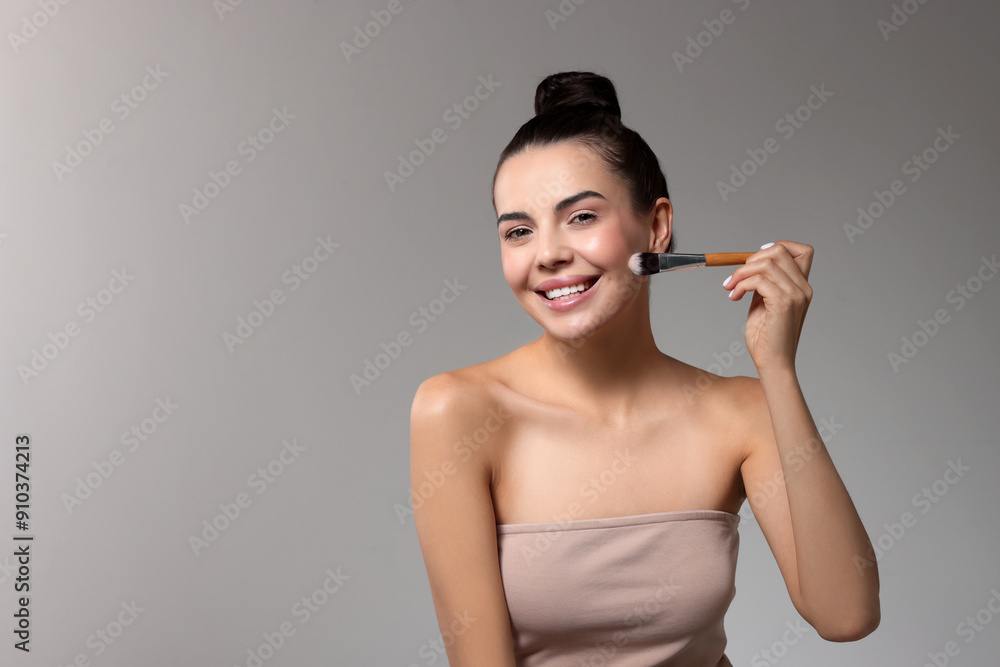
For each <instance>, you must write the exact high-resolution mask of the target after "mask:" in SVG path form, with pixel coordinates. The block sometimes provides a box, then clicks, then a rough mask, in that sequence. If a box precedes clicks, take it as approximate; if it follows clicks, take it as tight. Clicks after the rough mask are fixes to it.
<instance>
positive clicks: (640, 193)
mask: <svg viewBox="0 0 1000 667" xmlns="http://www.w3.org/2000/svg"><path fill="white" fill-rule="evenodd" d="M561 141H576V142H579V143H581V144H583V145H585V146H586V147H588V148H590V149H591V150H593V151H594V152H595V153H597V154H598V155H599V156H600V157H601V159H602V160H603V161H604V163H605V165H606V167H607V169H608V171H609V173H611V174H613V175H615V176H617V177H618V178H620V179H621V180H623V181H624V182H625V184H626V186H627V189H628V193H629V200H630V203H631V205H632V210H633V211H634V212H635V213H636V214H637V215H641V214H645V213H648V212H650V211H651V210H652V209H653V205H654V204H655V203H656V200H657V199H659V198H660V197H666V198H668V199H669V198H670V195H669V193H668V191H667V179H666V177H665V176H664V175H663V170H662V169H661V168H660V162H659V160H657V159H656V154H655V153H653V150H652V149H651V148H650V147H649V144H647V143H646V142H645V141H644V140H643V138H642V137H640V136H639V134H638V133H637V132H636V131H635V130H633V129H631V128H629V127H626V126H625V125H623V124H622V110H621V107H620V106H619V105H618V95H617V93H616V92H615V86H614V84H613V83H611V80H610V79H608V78H607V77H604V76H601V75H599V74H594V73H593V72H559V73H557V74H550V75H549V76H547V77H545V79H543V80H542V82H541V83H539V84H538V88H536V89H535V117H534V118H532V119H530V120H529V121H528V122H526V123H525V124H524V125H522V126H521V127H520V129H518V131H517V133H516V134H515V135H514V138H513V139H511V140H510V143H509V144H507V147H506V148H504V149H503V152H502V153H501V154H500V159H499V160H498V161H497V168H496V170H495V171H494V172H493V186H494V188H495V187H496V180H497V173H498V172H499V171H500V167H501V166H502V165H503V163H504V162H505V161H506V160H507V158H510V157H513V156H515V155H518V154H520V153H523V152H524V151H526V150H528V149H529V148H533V147H536V146H539V147H541V146H548V145H550V144H555V143H558V142H561ZM493 206H494V208H496V202H495V201H494V203H493ZM673 248H674V237H673V235H671V238H670V243H669V244H668V246H667V252H672V251H673Z"/></svg>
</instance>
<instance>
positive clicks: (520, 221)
mask: <svg viewBox="0 0 1000 667" xmlns="http://www.w3.org/2000/svg"><path fill="white" fill-rule="evenodd" d="M494 201H495V203H496V207H497V214H498V221H499V223H498V226H497V231H498V234H499V236H500V260H501V264H502V265H503V273H504V277H505V278H506V280H507V284H508V285H510V288H511V290H513V292H514V296H515V297H517V300H518V302H520V304H521V306H522V307H523V308H524V310H525V311H527V313H528V314H529V315H530V316H531V317H532V319H534V320H535V321H536V322H538V324H539V325H541V326H542V327H543V328H544V329H545V330H547V331H548V332H549V333H551V334H552V335H553V336H555V337H557V338H560V339H563V340H567V341H576V340H580V339H582V338H585V337H587V336H589V335H590V334H592V333H594V332H595V331H597V330H598V329H600V328H601V327H602V326H604V325H605V324H606V323H607V322H609V321H610V320H612V319H613V318H614V317H615V316H616V315H618V314H619V313H622V312H623V311H627V310H628V309H630V308H634V307H636V304H637V303H639V301H638V298H637V297H638V296H639V294H640V291H641V288H642V286H643V284H644V283H645V281H648V277H640V276H637V275H635V274H634V273H632V271H631V270H630V269H629V268H628V260H629V258H630V257H631V256H632V255H633V254H634V253H636V252H646V251H654V252H663V251H664V250H665V248H666V244H667V242H668V241H669V227H668V228H667V234H666V236H665V237H664V238H662V239H660V238H657V237H656V236H655V234H654V232H655V231H656V230H655V229H654V227H653V226H652V225H650V224H648V223H647V222H645V221H641V220H639V219H637V218H636V217H635V215H634V213H633V212H632V208H631V205H630V203H629V198H628V192H627V189H626V187H625V185H624V184H623V183H621V182H619V181H618V180H617V179H616V178H614V177H612V176H610V175H609V174H607V173H606V172H605V167H604V163H603V161H602V160H601V158H600V157H599V156H598V155H597V154H596V153H594V152H593V151H591V150H590V149H589V148H587V147H586V146H584V145H582V144H579V143H577V142H561V143H558V144H553V145H550V146H546V147H544V148H532V149H529V150H527V151H525V152H524V153H521V154H519V155H516V156H514V157H511V158H509V159H507V161H505V162H504V164H503V165H502V166H501V167H500V170H499V172H498V173H497V178H496V184H495V187H494ZM663 201H666V200H663ZM651 216H652V214H650V219H652V217H651ZM668 225H669V222H668ZM660 231H661V235H662V230H660ZM654 246H655V247H654ZM554 288H570V289H571V290H573V293H571V294H569V295H564V296H561V295H558V294H557V293H553V292H551V291H549V290H551V289H554ZM578 290H579V291H578ZM562 291H563V292H566V291H567V290H566V289H563V290H562ZM643 293H644V292H643ZM643 306H645V303H644V302H643Z"/></svg>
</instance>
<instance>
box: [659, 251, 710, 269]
mask: <svg viewBox="0 0 1000 667" xmlns="http://www.w3.org/2000/svg"><path fill="white" fill-rule="evenodd" d="M659 259H660V272H661V273H662V272H663V271H676V270H677V269H690V268H691V267H694V266H705V255H684V254H678V253H661V254H660V256H659Z"/></svg>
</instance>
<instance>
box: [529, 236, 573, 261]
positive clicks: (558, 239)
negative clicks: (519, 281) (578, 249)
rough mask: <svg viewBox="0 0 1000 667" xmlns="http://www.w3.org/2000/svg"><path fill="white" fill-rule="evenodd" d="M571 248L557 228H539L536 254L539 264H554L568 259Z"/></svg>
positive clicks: (571, 253) (571, 254)
mask: <svg viewBox="0 0 1000 667" xmlns="http://www.w3.org/2000/svg"><path fill="white" fill-rule="evenodd" d="M572 258H573V249H572V248H571V247H570V246H569V245H568V244H567V242H566V238H565V237H564V236H563V234H562V233H561V232H559V231H558V230H552V229H550V230H545V231H543V230H539V232H538V256H537V262H538V265H539V266H546V267H551V266H556V265H558V264H562V263H565V262H568V261H570V260H571V259H572Z"/></svg>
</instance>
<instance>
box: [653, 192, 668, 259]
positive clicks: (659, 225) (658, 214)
mask: <svg viewBox="0 0 1000 667" xmlns="http://www.w3.org/2000/svg"><path fill="white" fill-rule="evenodd" d="M673 223H674V207H673V205H672V204H671V203H670V200H669V199H667V198H666V197H660V198H659V199H657V200H656V203H655V204H654V205H653V214H652V216H651V218H650V229H649V252H666V251H667V246H669V245H670V238H671V237H672V236H673V232H674V229H673Z"/></svg>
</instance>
